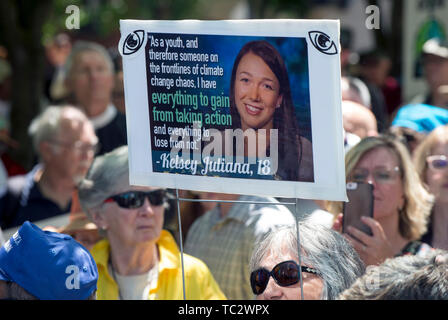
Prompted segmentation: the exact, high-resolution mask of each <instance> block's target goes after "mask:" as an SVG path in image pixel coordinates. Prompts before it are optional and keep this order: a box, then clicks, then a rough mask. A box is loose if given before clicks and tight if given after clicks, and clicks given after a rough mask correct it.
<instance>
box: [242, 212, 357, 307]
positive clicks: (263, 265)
mask: <svg viewBox="0 0 448 320" xmlns="http://www.w3.org/2000/svg"><path fill="white" fill-rule="evenodd" d="M299 236H300V257H299V250H298V243H297V242H298V241H297V227H296V226H286V227H283V228H279V229H277V230H275V231H272V232H271V233H269V234H267V236H266V237H265V238H264V239H263V240H262V241H260V242H258V243H257V244H256V245H255V249H254V252H253V255H252V258H251V261H250V270H251V271H252V272H251V274H250V284H251V287H252V291H253V293H254V294H255V296H256V299H257V300H298V299H304V300H334V299H336V298H337V296H338V295H339V294H340V293H341V292H343V291H344V290H345V289H347V288H349V287H350V286H351V284H352V283H353V282H354V281H355V280H356V279H357V278H358V277H360V276H361V275H362V274H363V273H364V264H363V262H362V261H361V259H360V257H359V256H358V254H357V253H356V251H355V250H354V249H353V247H352V246H351V245H350V244H349V242H348V241H346V240H345V239H344V237H342V236H341V235H340V234H339V233H338V232H336V231H334V230H332V229H329V228H327V227H325V226H322V225H320V224H313V223H312V222H311V221H310V220H307V219H305V220H302V221H301V222H300V224H299ZM302 288H303V291H302Z"/></svg>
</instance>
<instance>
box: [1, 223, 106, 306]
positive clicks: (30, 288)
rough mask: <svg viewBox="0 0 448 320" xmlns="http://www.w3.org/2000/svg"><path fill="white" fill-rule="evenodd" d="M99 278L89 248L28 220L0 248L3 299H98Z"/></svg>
mask: <svg viewBox="0 0 448 320" xmlns="http://www.w3.org/2000/svg"><path fill="white" fill-rule="evenodd" d="M97 281H98V270H97V267H96V264H95V261H94V260H93V257H92V256H91V255H90V253H89V251H87V249H86V248H84V247H83V246H82V245H81V244H79V243H78V242H77V241H75V240H74V239H73V238H72V237H70V236H69V235H65V234H60V233H57V232H50V231H42V230H41V229H40V228H39V227H37V226H36V225H34V224H32V223H30V222H29V221H26V222H25V223H24V224H23V225H22V226H21V227H20V229H19V230H18V231H17V232H16V233H15V234H14V235H13V236H12V237H11V239H9V240H8V241H6V243H5V244H4V246H3V247H1V248H0V299H5V300H95V299H96V289H97Z"/></svg>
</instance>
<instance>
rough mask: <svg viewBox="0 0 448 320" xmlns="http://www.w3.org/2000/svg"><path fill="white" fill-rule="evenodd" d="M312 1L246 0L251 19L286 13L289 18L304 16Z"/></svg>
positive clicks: (273, 16)
mask: <svg viewBox="0 0 448 320" xmlns="http://www.w3.org/2000/svg"><path fill="white" fill-rule="evenodd" d="M310 2H312V1H304V0H248V4H249V11H250V15H251V16H250V18H251V19H269V18H276V17H278V15H281V14H288V15H289V16H290V17H291V18H295V19H300V18H305V17H306V14H307V13H308V10H309V9H310V7H311V6H312V4H310Z"/></svg>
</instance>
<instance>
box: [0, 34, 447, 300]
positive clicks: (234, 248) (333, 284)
mask: <svg viewBox="0 0 448 320" xmlns="http://www.w3.org/2000/svg"><path fill="white" fill-rule="evenodd" d="M259 45H260V44H259ZM260 50H261V49H260ZM47 54H48V60H49V61H50V62H53V67H52V69H51V71H52V72H50V73H49V77H48V79H47V86H46V90H45V94H46V96H47V100H48V102H49V103H48V106H47V107H46V108H45V109H44V110H43V111H42V112H41V113H40V114H39V115H38V116H37V117H36V118H35V119H34V120H33V121H32V123H31V124H30V127H29V134H30V136H31V138H32V142H33V148H34V150H35V155H36V163H35V166H34V167H33V168H32V169H31V170H30V171H29V172H22V171H20V170H17V167H16V166H15V165H14V164H13V163H11V162H9V160H8V161H6V160H5V159H9V158H8V157H6V156H3V155H2V162H1V163H0V164H1V168H0V169H1V170H0V177H3V178H2V180H1V181H0V196H1V197H0V231H1V230H2V229H3V230H6V229H11V228H16V229H17V232H16V233H15V234H14V235H13V236H12V237H11V238H10V239H4V240H6V241H3V242H4V244H3V246H2V247H1V249H0V299H106V300H115V299H120V300H148V299H151V300H152V299H165V300H170V299H195V300H206V299H212V300H217V299H232V300H240V299H247V300H249V299H258V300H271V299H325V300H336V299H448V283H447V281H448V252H447V251H445V250H448V111H447V110H448V89H447V88H448V44H447V43H446V42H443V41H441V40H439V39H430V40H428V41H427V42H426V43H425V45H424V46H423V51H422V57H421V59H422V63H423V68H424V71H425V73H424V75H425V79H426V82H427V84H428V92H422V94H421V95H420V97H416V99H414V100H413V101H409V102H404V101H401V100H400V94H399V90H400V88H399V86H398V85H397V82H394V81H392V80H391V77H390V75H389V71H390V68H391V64H392V61H391V60H390V59H389V58H388V57H387V55H385V54H383V53H379V52H370V53H367V54H364V55H361V59H360V61H359V64H358V65H357V68H350V69H349V68H347V65H346V64H345V63H344V60H342V64H341V65H342V68H343V69H342V75H343V77H342V82H341V89H342V92H341V96H342V115H343V127H344V134H345V136H344V139H345V141H344V146H345V152H346V154H345V170H346V180H347V182H356V183H369V184H371V185H372V186H373V195H372V196H373V204H374V205H373V215H372V216H371V217H362V218H361V219H362V222H363V223H364V224H365V225H367V226H368V227H369V228H370V230H371V233H370V234H367V233H365V232H363V231H361V230H358V229H356V228H353V227H352V228H348V229H346V230H344V231H342V224H343V219H344V216H343V204H342V202H335V201H313V200H305V199H297V203H298V204H299V206H300V208H299V211H298V212H299V215H298V216H295V214H294V213H296V212H295V211H293V210H291V209H289V208H288V207H287V206H285V205H283V204H282V201H284V200H285V199H276V198H273V197H266V196H249V195H236V194H223V193H207V192H196V191H191V190H181V191H180V195H181V197H182V198H191V199H195V200H203V201H202V202H181V215H182V218H181V221H182V229H181V231H182V236H180V235H179V229H180V227H179V225H178V222H177V221H178V220H177V216H176V215H175V214H173V212H176V210H177V208H176V207H175V204H176V202H175V201H174V202H173V200H175V198H174V197H173V193H172V192H171V190H166V189H163V188H159V187H137V186H132V185H130V184H129V166H128V147H127V136H126V121H125V119H126V118H125V112H126V110H125V108H124V104H123V100H122V98H123V94H122V93H123V83H122V81H123V80H122V79H123V78H122V70H121V69H120V68H119V66H120V63H117V62H115V61H114V60H113V59H112V57H111V54H110V53H109V51H108V50H106V49H105V48H104V47H103V46H101V45H100V44H98V43H93V42H85V41H78V42H75V43H74V44H73V46H72V44H71V43H70V39H69V38H67V37H66V36H62V35H59V36H58V37H56V38H55V40H54V42H52V43H50V44H49V45H48V47H47ZM245 55H256V54H255V53H250V52H249V53H247V52H246V53H244V54H241V58H242V61H243V62H244V57H245ZM341 56H342V57H344V56H345V55H341ZM1 63H2V64H4V61H1ZM0 66H1V65H0ZM265 66H266V68H267V70H266V71H267V72H269V74H270V75H271V76H272V78H273V79H274V80H278V79H277V75H276V70H272V69H270V68H271V67H270V66H269V64H266V63H265ZM117 67H118V68H117ZM236 67H238V68H239V66H236ZM236 67H235V68H236ZM353 70H355V71H357V72H356V73H355V72H353ZM3 75H4V72H3V73H2V77H0V82H3V80H4V79H5V77H3ZM274 83H275V81H274ZM2 84H3V83H2ZM237 89H238V88H237ZM0 98H2V97H0ZM419 99H420V100H419ZM277 100H279V101H280V102H281V99H277ZM3 107H4V106H3V105H2V108H3ZM237 107H238V104H236V106H235V108H237ZM278 108H281V104H280V103H279V104H278ZM4 114H7V113H4ZM4 119H6V118H5V117H3V118H2V121H3V120H4ZM243 120H244V119H243ZM243 120H241V121H242V124H241V125H243ZM0 124H1V123H0ZM2 125H3V124H2ZM2 128H4V129H1V128H0V129H1V130H3V131H1V132H0V133H1V134H3V135H0V141H1V143H2V145H1V146H2V150H1V151H2V152H3V153H5V152H7V148H8V147H12V144H13V142H11V141H9V140H8V138H7V130H8V126H7V125H3V127H2ZM14 147H17V146H14ZM19 147H20V146H19ZM298 163H299V162H298ZM294 200H296V199H294ZM63 214H69V223H68V224H66V225H64V226H56V227H55V226H51V225H48V226H46V227H45V228H43V229H44V230H41V228H39V227H37V226H36V225H35V223H37V222H39V221H42V220H43V219H49V218H53V217H57V216H61V215H63ZM1 239H2V237H1V233H0V240H1ZM181 248H182V249H184V251H185V253H183V254H180V249H181ZM37 257H38V258H37ZM21 259H22V260H23V259H26V260H27V263H26V264H23V265H22V264H20V261H21ZM74 289H77V290H74Z"/></svg>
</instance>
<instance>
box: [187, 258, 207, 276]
mask: <svg viewBox="0 0 448 320" xmlns="http://www.w3.org/2000/svg"><path fill="white" fill-rule="evenodd" d="M184 268H185V274H186V275H188V277H190V278H191V277H192V278H195V279H204V278H206V277H209V276H210V275H211V271H210V269H209V268H208V266H207V265H206V264H205V262H204V261H202V260H201V259H199V258H196V257H194V256H192V255H189V254H188V253H184Z"/></svg>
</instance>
